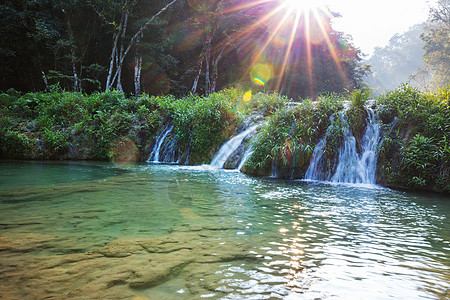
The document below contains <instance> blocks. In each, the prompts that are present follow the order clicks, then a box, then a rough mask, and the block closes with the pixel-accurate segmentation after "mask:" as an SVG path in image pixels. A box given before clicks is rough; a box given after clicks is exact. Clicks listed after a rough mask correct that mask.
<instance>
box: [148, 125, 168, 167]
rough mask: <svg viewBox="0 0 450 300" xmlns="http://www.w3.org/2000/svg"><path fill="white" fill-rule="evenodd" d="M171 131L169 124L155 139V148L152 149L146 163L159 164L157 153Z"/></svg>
mask: <svg viewBox="0 0 450 300" xmlns="http://www.w3.org/2000/svg"><path fill="white" fill-rule="evenodd" d="M172 130H173V126H171V125H170V124H167V125H166V127H164V129H163V131H162V132H161V134H160V135H159V136H158V138H157V139H156V142H155V146H154V147H153V149H152V152H151V153H150V156H149V157H148V160H147V162H154V163H157V162H159V153H160V151H161V146H162V144H163V143H164V140H165V139H166V137H167V136H168V135H169V133H171V132H172Z"/></svg>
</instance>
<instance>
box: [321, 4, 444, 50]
mask: <svg viewBox="0 0 450 300" xmlns="http://www.w3.org/2000/svg"><path fill="white" fill-rule="evenodd" d="M326 3H327V4H328V6H329V7H330V8H331V9H332V11H336V12H339V13H340V14H341V15H342V17H341V18H339V19H335V21H333V23H334V25H333V27H334V28H335V29H336V30H339V31H342V32H344V33H347V34H350V35H351V36H353V43H354V45H355V46H356V47H358V48H360V49H361V50H362V52H363V53H365V54H368V55H371V54H372V53H373V50H374V48H375V47H376V46H379V47H383V46H385V45H387V43H388V42H389V39H390V38H391V37H392V36H393V35H394V34H396V33H403V32H405V31H407V30H408V29H409V27H411V26H413V25H415V24H418V23H421V22H424V21H426V20H427V17H428V11H429V7H430V6H433V5H434V4H435V3H436V1H435V0H327V1H326Z"/></svg>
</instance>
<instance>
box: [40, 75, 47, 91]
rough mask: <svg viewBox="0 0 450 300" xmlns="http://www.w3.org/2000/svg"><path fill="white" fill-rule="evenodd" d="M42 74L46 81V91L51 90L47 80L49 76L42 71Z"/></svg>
mask: <svg viewBox="0 0 450 300" xmlns="http://www.w3.org/2000/svg"><path fill="white" fill-rule="evenodd" d="M41 74H42V79H43V80H44V84H45V89H46V90H49V86H48V80H47V75H45V72H44V71H41Z"/></svg>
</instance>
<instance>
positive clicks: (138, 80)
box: [134, 54, 142, 97]
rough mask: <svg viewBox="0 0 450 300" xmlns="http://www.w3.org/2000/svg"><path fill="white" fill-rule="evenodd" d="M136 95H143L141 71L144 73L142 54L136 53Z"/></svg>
mask: <svg viewBox="0 0 450 300" xmlns="http://www.w3.org/2000/svg"><path fill="white" fill-rule="evenodd" d="M134 63H135V65H134V95H135V96H136V97H139V96H140V95H141V73H142V55H138V54H136V57H135V59H134Z"/></svg>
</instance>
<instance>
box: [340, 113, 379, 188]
mask: <svg viewBox="0 0 450 300" xmlns="http://www.w3.org/2000/svg"><path fill="white" fill-rule="evenodd" d="M367 112H368V115H369V122H368V123H367V127H366V132H365V133H364V135H363V137H362V139H361V153H358V151H357V148H356V139H355V137H354V136H353V134H352V132H351V130H350V128H349V127H348V126H346V127H345V129H344V145H343V146H342V147H341V148H340V149H339V161H338V165H337V167H336V172H335V173H334V175H333V176H332V177H331V181H333V182H346V183H366V184H375V183H376V178H375V173H376V166H377V158H378V151H377V147H378V144H379V142H380V137H381V134H380V128H381V126H380V123H379V122H378V121H377V120H376V119H375V114H374V112H373V111H372V110H367Z"/></svg>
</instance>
